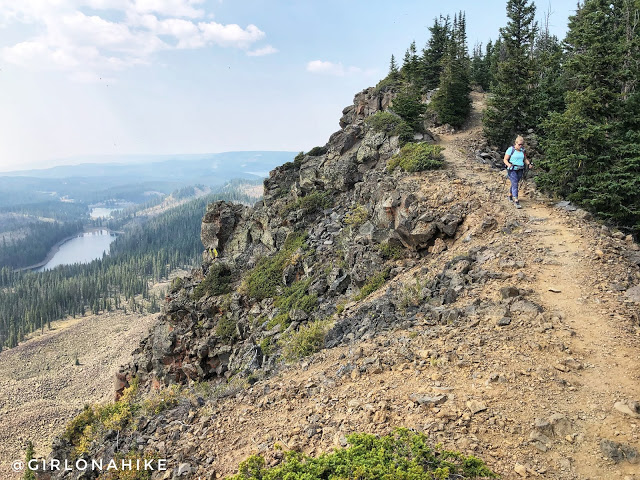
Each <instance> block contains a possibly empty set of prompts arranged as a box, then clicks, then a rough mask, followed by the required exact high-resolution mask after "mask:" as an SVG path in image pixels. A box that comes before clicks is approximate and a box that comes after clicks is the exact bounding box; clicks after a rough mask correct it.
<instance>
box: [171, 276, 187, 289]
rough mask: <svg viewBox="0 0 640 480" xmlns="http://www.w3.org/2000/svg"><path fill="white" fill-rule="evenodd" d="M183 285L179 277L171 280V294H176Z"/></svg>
mask: <svg viewBox="0 0 640 480" xmlns="http://www.w3.org/2000/svg"><path fill="white" fill-rule="evenodd" d="M183 285H184V280H183V279H182V278H180V277H176V278H174V279H173V280H171V288H170V290H171V293H176V292H177V291H178V290H180V289H181V288H182V286H183Z"/></svg>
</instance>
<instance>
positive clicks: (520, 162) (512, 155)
mask: <svg viewBox="0 0 640 480" xmlns="http://www.w3.org/2000/svg"><path fill="white" fill-rule="evenodd" d="M506 154H507V155H509V163H511V165H513V166H514V167H516V169H520V168H524V149H523V148H522V149H520V150H519V151H518V150H516V149H515V148H513V147H509V148H507V151H506Z"/></svg>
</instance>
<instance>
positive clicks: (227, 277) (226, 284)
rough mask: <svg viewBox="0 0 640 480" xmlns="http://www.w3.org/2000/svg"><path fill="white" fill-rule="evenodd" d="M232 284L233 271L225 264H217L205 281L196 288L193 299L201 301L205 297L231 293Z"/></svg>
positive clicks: (210, 269) (212, 267)
mask: <svg viewBox="0 0 640 480" xmlns="http://www.w3.org/2000/svg"><path fill="white" fill-rule="evenodd" d="M230 284H231V270H230V269H229V267H228V266H226V265H224V264H223V263H220V262H216V263H214V264H213V265H212V266H211V268H209V272H208V273H207V276H206V277H205V279H204V280H203V281H202V282H200V284H199V285H198V286H197V287H196V288H195V290H194V292H193V298H194V299H196V300H200V299H201V298H202V297H203V296H205V295H211V296H215V295H224V294H225V293H229V291H230V290H231V289H230Z"/></svg>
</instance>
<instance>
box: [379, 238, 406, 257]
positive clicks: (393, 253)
mask: <svg viewBox="0 0 640 480" xmlns="http://www.w3.org/2000/svg"><path fill="white" fill-rule="evenodd" d="M378 251H379V252H380V255H381V256H382V258H383V259H385V260H400V259H401V258H403V257H404V248H402V247H401V246H400V245H392V244H390V243H389V242H386V243H381V244H380V246H379V247H378Z"/></svg>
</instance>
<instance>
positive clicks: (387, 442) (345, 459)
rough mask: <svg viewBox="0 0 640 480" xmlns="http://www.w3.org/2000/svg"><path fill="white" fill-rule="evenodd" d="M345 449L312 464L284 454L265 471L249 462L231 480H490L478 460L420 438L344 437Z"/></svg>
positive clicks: (402, 432)
mask: <svg viewBox="0 0 640 480" xmlns="http://www.w3.org/2000/svg"><path fill="white" fill-rule="evenodd" d="M347 440H348V442H349V444H350V445H349V447H348V448H339V449H336V450H334V451H332V452H330V453H325V454H322V455H320V456H319V457H318V458H313V457H310V456H307V455H304V454H302V453H299V452H286V453H285V460H284V461H283V462H282V463H281V464H279V465H276V466H274V467H266V466H265V461H264V458H262V457H261V456H258V455H254V456H251V457H249V458H248V459H247V460H245V461H244V462H242V463H241V464H240V466H239V470H238V474H237V475H234V476H232V477H230V478H231V480H280V479H286V480H311V479H320V478H329V479H336V480H339V479H344V480H348V479H358V480H380V479H383V480H392V479H393V480H449V479H453V478H456V479H460V480H464V479H470V478H478V477H484V478H487V477H488V478H495V477H496V475H495V474H494V473H493V472H492V471H491V470H489V468H488V467H487V466H486V465H485V464H484V462H483V461H482V460H480V459H479V458H476V457H473V456H465V455H463V454H461V453H459V452H454V451H450V450H445V449H443V448H442V446H441V445H439V444H438V445H435V446H430V445H429V443H428V437H427V436H426V435H425V434H424V433H414V432H411V431H409V430H407V429H397V430H396V431H395V432H394V433H393V434H390V435H385V436H383V437H377V436H374V435H370V434H366V433H354V434H351V435H349V436H348V437H347Z"/></svg>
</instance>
